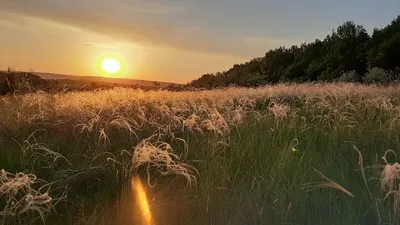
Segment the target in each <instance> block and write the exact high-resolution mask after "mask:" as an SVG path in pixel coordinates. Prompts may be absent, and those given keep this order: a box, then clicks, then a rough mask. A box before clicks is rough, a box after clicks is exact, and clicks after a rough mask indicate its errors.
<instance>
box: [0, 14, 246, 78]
mask: <svg viewBox="0 0 400 225" xmlns="http://www.w3.org/2000/svg"><path fill="white" fill-rule="evenodd" d="M3 15H4V14H3ZM0 30H2V34H1V35H0V49H1V51H0V69H6V68H8V67H9V66H11V67H13V68H14V69H17V70H30V69H32V70H33V71H37V72H52V73H62V74H74V75H95V76H105V74H103V73H101V72H100V71H99V70H98V68H96V65H97V62H96V59H97V58H98V57H99V56H101V55H102V54H103V53H109V52H110V53H115V54H119V55H121V56H122V57H123V59H124V60H123V61H124V64H125V65H126V72H125V73H124V74H122V75H119V77H127V78H134V79H145V80H158V81H169V82H177V83H186V82H188V81H190V80H192V79H195V78H197V77H199V76H200V75H201V74H202V73H207V72H215V71H219V70H222V69H227V68H229V67H230V66H231V65H232V64H234V63H238V62H242V61H244V60H246V59H245V58H243V57H235V56H228V55H222V54H216V53H204V52H195V51H185V50H182V49H174V48H172V47H163V46H156V47H149V46H141V45H139V44H135V43H133V42H128V41H122V40H119V38H114V37H112V35H111V36H109V37H107V36H105V35H100V34H96V33H94V32H90V31H87V30H83V29H80V28H76V27H73V26H69V25H64V24H60V23H55V22H51V21H48V20H44V19H37V18H32V17H26V16H21V15H17V14H10V13H8V15H7V18H1V16H0ZM3 31H4V33H3Z"/></svg>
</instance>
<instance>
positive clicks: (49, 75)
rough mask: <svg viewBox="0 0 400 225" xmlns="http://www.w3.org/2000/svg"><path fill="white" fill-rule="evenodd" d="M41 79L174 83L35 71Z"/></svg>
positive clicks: (87, 81) (113, 82) (167, 84)
mask: <svg viewBox="0 0 400 225" xmlns="http://www.w3.org/2000/svg"><path fill="white" fill-rule="evenodd" d="M35 74H37V75H39V76H40V77H41V78H43V79H47V80H49V79H55V80H63V81H65V82H66V81H68V80H69V81H74V82H82V83H92V82H95V83H98V84H118V85H124V86H125V85H128V86H130V85H136V86H159V87H168V86H170V85H175V84H174V83H167V82H159V81H148V80H136V79H128V78H112V77H95V76H76V75H66V74H55V73H41V72H35Z"/></svg>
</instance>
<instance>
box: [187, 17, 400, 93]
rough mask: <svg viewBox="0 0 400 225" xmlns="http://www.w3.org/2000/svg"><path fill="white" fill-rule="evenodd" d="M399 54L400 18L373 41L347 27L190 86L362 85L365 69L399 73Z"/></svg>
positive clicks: (377, 31)
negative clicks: (342, 81)
mask: <svg viewBox="0 0 400 225" xmlns="http://www.w3.org/2000/svg"><path fill="white" fill-rule="evenodd" d="M398 49H400V15H399V16H397V18H396V19H394V20H393V21H392V22H391V23H390V24H389V25H387V26H386V27H384V28H382V29H375V30H374V32H373V34H372V35H371V36H370V35H369V34H368V33H367V31H366V30H365V29H364V27H363V26H361V25H356V24H355V23H354V22H352V21H348V22H345V23H343V24H342V25H340V26H339V27H338V28H337V29H336V30H333V31H332V34H330V35H327V36H326V37H325V39H324V40H318V39H316V40H315V41H314V42H311V43H303V44H301V45H300V46H297V45H293V46H292V47H290V48H286V47H280V48H277V49H274V50H270V51H268V52H267V53H266V54H265V56H264V57H261V58H255V59H253V60H251V61H249V62H246V63H243V64H236V65H234V66H233V67H232V68H231V69H229V70H227V71H224V72H219V73H215V74H205V75H203V76H202V77H200V78H199V79H197V80H193V81H192V82H190V83H189V84H190V85H191V86H193V87H197V88H206V89H211V88H215V87H226V86H230V85H232V84H235V85H239V86H259V85H263V84H268V83H278V82H306V81H334V80H337V79H339V80H341V79H344V80H346V81H352V82H354V81H363V79H362V77H363V76H364V74H365V73H367V71H368V68H369V67H370V68H372V67H380V68H382V69H385V70H394V69H395V68H396V67H400V51H398ZM342 71H344V72H345V73H346V72H348V71H355V72H356V73H357V74H359V75H360V77H359V78H356V77H353V78H351V77H348V76H344V77H341V76H342V75H343V74H342V73H341V72H342ZM348 75H350V74H348ZM340 77H341V78H340ZM367 80H368V78H367Z"/></svg>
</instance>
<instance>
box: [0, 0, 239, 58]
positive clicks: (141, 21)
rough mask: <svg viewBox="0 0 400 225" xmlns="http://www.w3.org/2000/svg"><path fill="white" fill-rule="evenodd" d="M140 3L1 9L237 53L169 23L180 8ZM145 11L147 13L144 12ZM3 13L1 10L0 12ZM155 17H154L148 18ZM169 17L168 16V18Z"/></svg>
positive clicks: (18, 2)
mask: <svg viewBox="0 0 400 225" xmlns="http://www.w3.org/2000/svg"><path fill="white" fill-rule="evenodd" d="M133 2H134V3H137V6H136V5H133V4H128V3H126V2H121V1H112V0H96V1H95V0H86V1H81V0H69V1H65V0H35V1H33V0H0V9H2V10H5V11H7V12H12V13H17V14H22V15H24V16H30V17H35V18H41V19H45V20H51V21H52V22H57V23H62V24H67V25H70V26H74V27H77V28H80V29H84V30H88V31H91V32H94V33H98V34H101V35H106V36H112V37H114V38H117V39H120V40H122V41H128V42H134V43H135V44H139V45H144V46H148V47H169V48H178V49H185V50H193V51H201V52H211V53H212V52H214V53H221V54H237V53H238V52H234V51H232V50H231V49H230V47H232V46H226V45H224V44H221V43H218V42H217V41H215V40H212V39H211V38H209V36H208V35H204V34H203V33H202V32H203V31H202V30H201V29H199V28H198V27H182V26H178V25H176V24H172V23H167V22H166V21H164V20H163V18H159V19H155V18H154V17H155V15H154V14H158V15H159V16H165V14H171V13H184V10H183V9H182V8H179V7H173V6H164V5H161V4H155V3H152V4H145V3H144V2H143V1H133ZM134 11H136V12H143V13H144V15H142V14H140V13H133V12H134ZM1 13H3V12H1V11H0V14H1ZM147 14H151V15H147ZM146 15H147V17H151V18H146ZM164 19H165V18H164Z"/></svg>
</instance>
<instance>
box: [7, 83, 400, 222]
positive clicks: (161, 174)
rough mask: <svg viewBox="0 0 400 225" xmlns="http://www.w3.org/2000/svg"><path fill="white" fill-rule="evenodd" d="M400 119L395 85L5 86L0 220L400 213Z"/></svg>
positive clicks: (286, 218) (315, 218) (331, 218)
mask: <svg viewBox="0 0 400 225" xmlns="http://www.w3.org/2000/svg"><path fill="white" fill-rule="evenodd" d="M399 128H400V86H389V87H380V86H364V85H356V84H340V83H338V84H302V85H277V86H270V87H262V88H256V89H245V88H229V89H220V90H212V91H191V92H168V91H149V92H144V91H137V90H132V89H123V88H119V89H112V90H105V91H94V92H82V93H79V92H76V93H75V92H72V93H63V94H51V95H50V94H45V93H37V94H27V95H20V96H9V97H2V98H0V169H3V170H2V171H1V174H0V224H2V225H16V224H43V223H45V224H60V225H72V224H74V225H106V224H107V225H109V224H115V225H117V224H118V225H133V224H156V225H161V224H167V225H177V224H185V225H186V224H196V225H205V224H207V225H212V224H215V225H221V224H223V225H226V224H231V225H236V224H237V225H242V224H267V225H270V224H272V225H274V224H313V225H318V224H321V225H330V224H332V225H337V224H398V223H400V218H399V215H398V206H399V204H400V202H399V201H400V186H399V183H398V181H399V179H400V165H399V164H397V163H395V162H396V155H399V150H400V141H399V138H400V130H399ZM17 173H18V174H17ZM132 177H140V179H135V180H132ZM138 180H141V182H139V181H138ZM141 184H143V186H144V189H145V190H144V191H143V192H145V193H146V195H147V202H148V204H149V207H150V210H149V211H150V214H151V219H149V218H144V217H145V216H143V214H146V212H143V207H144V206H143V205H146V204H144V202H143V201H144V200H143V195H140V194H141V193H143V192H141V189H140V186H141ZM141 210H142V211H141ZM144 211H146V210H144ZM150 220H151V221H150Z"/></svg>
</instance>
